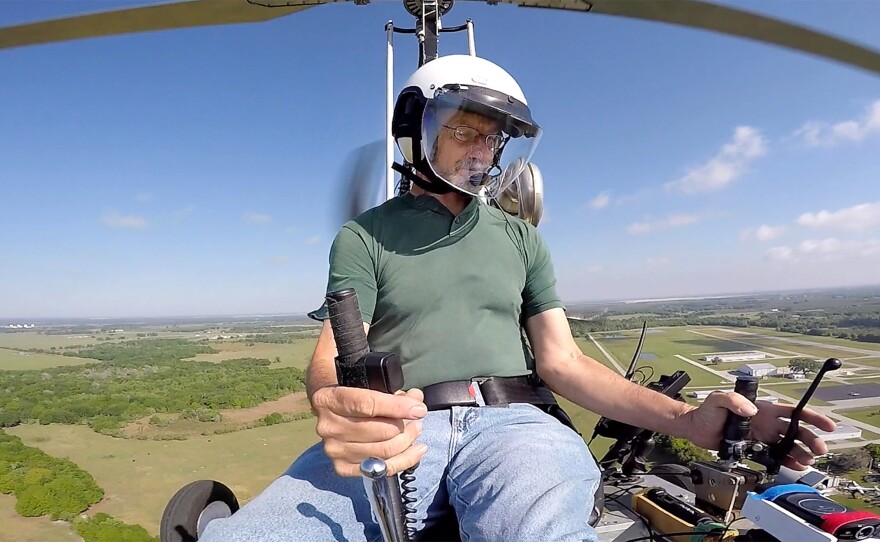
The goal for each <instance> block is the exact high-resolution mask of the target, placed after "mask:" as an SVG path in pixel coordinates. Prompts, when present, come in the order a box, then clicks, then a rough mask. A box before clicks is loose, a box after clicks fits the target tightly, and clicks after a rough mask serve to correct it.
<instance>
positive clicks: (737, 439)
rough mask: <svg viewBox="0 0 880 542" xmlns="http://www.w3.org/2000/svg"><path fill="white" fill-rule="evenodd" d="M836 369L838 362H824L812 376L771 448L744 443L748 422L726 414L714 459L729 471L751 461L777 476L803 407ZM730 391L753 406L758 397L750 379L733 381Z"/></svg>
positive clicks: (746, 441)
mask: <svg viewBox="0 0 880 542" xmlns="http://www.w3.org/2000/svg"><path fill="white" fill-rule="evenodd" d="M840 366H841V361H840V360H839V359H837V358H829V359H827V360H825V363H824V364H823V365H822V368H821V369H820V370H819V372H818V374H816V378H814V379H813V382H812V383H811V384H810V387H809V388H808V389H807V391H806V393H804V395H803V396H802V397H801V400H800V402H799V403H798V405H797V407H795V409H794V410H793V411H792V413H791V421H790V422H789V424H788V429H787V430H786V432H785V436H784V437H783V438H782V439H781V440H780V441H779V442H777V443H775V444H771V445H769V446H768V445H767V444H764V443H763V442H758V441H754V440H747V437H748V435H749V431H750V430H751V423H752V422H751V419H750V418H747V417H743V416H740V415H738V414H734V413H733V412H729V413H728V415H727V421H726V422H725V424H724V430H723V433H722V434H723V437H722V440H721V446H720V447H719V450H718V457H719V458H720V459H721V463H722V464H724V465H726V466H730V467H732V466H735V465H736V464H737V463H738V462H739V461H740V460H742V459H751V460H752V461H755V462H757V463H760V464H762V465H764V466H765V467H767V473H768V474H776V473H778V472H779V467H780V466H781V465H782V462H783V461H784V459H785V457H786V456H787V455H788V453H789V452H790V451H791V449H792V447H793V446H794V441H795V438H796V437H797V433H798V429H799V428H800V419H801V413H802V412H803V410H804V407H806V406H807V403H808V402H809V400H810V398H811V397H812V396H813V393H814V392H815V391H816V388H818V387H819V384H820V383H821V382H822V378H823V377H824V376H825V373H827V372H828V371H836V370H837V369H839V368H840ZM734 391H735V392H737V393H739V394H741V395H743V396H744V397H745V398H746V399H748V400H749V401H751V402H753V403H754V402H755V398H756V397H757V395H758V380H757V379H756V378H755V377H751V376H746V377H739V378H737V379H736V386H735V387H734Z"/></svg>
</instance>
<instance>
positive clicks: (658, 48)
mask: <svg viewBox="0 0 880 542" xmlns="http://www.w3.org/2000/svg"><path fill="white" fill-rule="evenodd" d="M142 3H145V2H130V1H110V0H105V1H75V0H69V1H66V2H59V1H36V2H34V1H24V0H4V1H3V2H2V4H0V26H9V25H13V24H16V23H23V22H28V21H34V20H40V19H46V18H55V17H61V16H66V15H72V14H77V13H87V12H92V11H99V10H105V9H115V8H119V7H125V6H130V5H140V4H142ZM146 3H149V2H146ZM738 5H739V6H741V7H742V8H744V9H748V10H751V11H756V12H759V13H762V14H765V15H769V16H773V17H778V18H782V19H784V20H787V21H789V22H794V23H799V24H803V25H806V26H810V27H812V28H815V29H821V30H823V31H826V32H829V33H832V34H835V35H838V36H841V37H846V38H848V39H851V40H854V41H857V42H859V43H862V44H864V45H867V46H870V47H872V48H874V49H878V50H880V34H878V33H877V25H878V23H880V2H872V1H869V0H839V1H836V2H833V3H832V2H820V1H809V0H773V1H743V2H738ZM829 6H833V9H830V8H829ZM466 19H473V20H474V22H475V38H476V53H477V54H478V55H479V56H482V57H484V58H487V59H489V60H491V61H493V62H495V63H497V64H499V65H501V66H502V67H504V68H505V69H506V70H507V71H509V72H510V73H511V74H512V75H513V76H514V77H515V78H516V79H517V81H518V82H519V84H520V86H521V87H522V88H523V90H524V92H525V94H526V97H527V99H528V101H529V105H530V107H531V109H532V113H533V116H534V117H535V118H536V119H537V121H538V123H539V124H540V125H541V126H542V128H543V130H544V136H543V138H542V140H541V142H540V145H539V146H538V148H537V150H536V152H535V155H534V156H533V160H532V161H533V162H534V163H535V164H536V165H537V166H538V167H539V168H540V170H541V172H542V174H543V177H544V183H545V192H546V193H545V199H544V205H545V213H544V218H543V219H542V221H541V224H540V225H539V227H538V230H539V231H540V232H541V234H542V235H543V237H544V239H545V241H546V242H547V244H548V246H549V248H550V250H551V253H552V257H553V264H554V267H555V270H556V272H557V276H558V290H559V293H560V295H561V296H562V298H563V299H564V300H565V301H566V302H568V303H575V302H584V301H592V300H612V299H643V298H657V297H677V296H701V295H712V294H731V293H745V292H754V291H768V290H787V289H799V288H824V287H837V286H855V285H869V284H876V283H880V271H878V269H880V265H878V264H880V182H878V181H880V76H877V75H871V74H869V73H867V72H864V71H861V70H859V69H856V68H851V67H848V66H844V65H841V64H838V63H835V62H832V61H827V60H823V59H819V58H816V57H812V56H809V55H806V54H802V53H797V52H793V51H789V50H785V49H781V48H777V47H772V46H768V45H764V44H760V43H755V42H751V41H747V40H743V39H740V38H733V37H728V36H722V35H719V34H715V33H710V32H705V31H699V30H692V29H686V28H682V27H677V26H670V25H664V24H657V23H647V22H642V21H636V20H631V19H622V18H617V17H608V16H601V15H594V14H593V15H588V14H579V13H570V12H565V11H557V10H538V9H526V8H518V7H515V6H509V5H496V6H488V5H484V4H482V3H480V2H459V3H457V4H456V5H455V6H454V7H453V8H452V10H451V11H450V12H449V13H448V14H447V15H446V17H445V18H444V24H445V25H446V26H454V25H458V24H461V23H463V22H464V21H465V20H466ZM388 20H393V21H394V23H395V24H396V25H397V26H411V25H412V20H411V18H410V16H409V15H408V14H407V13H406V12H405V11H404V9H403V7H402V5H401V4H400V3H399V2H372V3H370V4H368V5H366V6H356V5H353V4H350V3H340V4H329V5H323V6H319V7H316V8H312V9H308V10H305V11H303V12H301V13H298V14H294V15H291V16H287V17H282V18H280V19H276V20H274V21H270V22H263V23H256V24H243V25H229V26H216V27H204V28H198V29H186V30H175V31H165V32H155V33H148V34H136V35H128V36H119V37H109V38H100V39H90V40H80V41H74V42H67V43H61V44H52V45H41V46H34V47H27V48H16V49H9V50H0V210H2V211H0V324H2V323H5V322H3V321H2V320H4V319H5V320H7V321H10V322H18V321H22V320H27V319H37V318H49V317H51V318H67V317H70V318H74V317H76V318H103V317H134V316H200V315H249V314H264V315H265V314H290V313H303V312H306V311H309V310H311V309H314V308H316V307H318V306H319V305H320V304H321V301H322V299H323V295H324V292H325V287H326V276H327V266H328V264H327V257H328V250H329V246H330V243H331V241H332V239H333V236H334V235H335V233H336V231H337V230H338V228H339V226H340V225H341V223H342V222H341V221H342V216H343V215H342V211H341V209H342V208H343V206H344V202H345V199H346V198H345V193H346V191H347V190H349V189H350V188H349V187H346V184H345V183H344V182H343V179H344V177H345V175H344V172H345V168H346V160H348V159H349V157H350V156H351V153H352V151H353V150H354V149H356V148H358V147H360V146H362V145H366V144H369V143H371V142H375V141H377V140H381V138H382V137H383V134H384V122H385V121H384V115H385V111H384V103H385V102H384V100H385V51H386V45H385V32H384V25H385V23H386V22H387V21H388ZM465 52H467V41H466V38H465V35H464V33H458V34H443V35H442V36H441V41H440V53H441V54H454V53H465ZM395 58H396V63H395V73H394V77H395V91H397V90H399V89H400V87H401V85H402V83H403V82H404V81H405V79H406V77H407V76H408V75H409V74H410V73H411V72H412V71H413V70H415V68H416V67H417V64H416V62H417V46H416V42H415V40H414V38H413V37H412V36H409V35H397V36H396V38H395ZM379 174H381V172H378V173H377V178H376V180H375V181H370V182H372V183H373V184H371V185H369V186H371V187H373V189H374V190H375V187H377V186H379V185H378V184H376V183H377V182H380V180H381V178H380V177H379V176H378V175H379Z"/></svg>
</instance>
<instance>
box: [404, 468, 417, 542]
mask: <svg viewBox="0 0 880 542" xmlns="http://www.w3.org/2000/svg"><path fill="white" fill-rule="evenodd" d="M418 466H419V464H418V463H416V464H415V465H414V466H412V467H410V468H408V469H406V470H405V471H403V472H401V473H400V500H401V503H402V505H403V527H404V530H405V531H406V532H405V534H406V539H407V540H408V541H409V542H414V541H415V539H416V528H415V527H414V526H413V524H414V523H415V522H416V518H414V517H413V515H414V514H415V513H416V506H415V502H416V500H417V499H416V498H415V497H413V496H412V494H413V493H415V491H416V488H415V482H416V475H415V470H416V467H418Z"/></svg>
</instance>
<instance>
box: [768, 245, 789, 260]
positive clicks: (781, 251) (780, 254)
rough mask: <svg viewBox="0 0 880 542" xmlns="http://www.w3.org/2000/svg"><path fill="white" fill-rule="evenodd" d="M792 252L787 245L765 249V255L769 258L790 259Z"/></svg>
mask: <svg viewBox="0 0 880 542" xmlns="http://www.w3.org/2000/svg"><path fill="white" fill-rule="evenodd" d="M792 252H793V251H792V250H791V248H789V247H773V248H771V249H770V250H768V251H767V257H768V258H770V259H771V260H791V258H792Z"/></svg>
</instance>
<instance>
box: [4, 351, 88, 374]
mask: <svg viewBox="0 0 880 542" xmlns="http://www.w3.org/2000/svg"><path fill="white" fill-rule="evenodd" d="M86 363H97V361H96V360H94V359H89V358H76V357H72V356H60V355H56V354H38V353H34V352H23V351H21V350H10V349H8V348H0V371H3V370H5V371H27V370H31V369H48V368H49V367H62V366H66V365H84V364H86Z"/></svg>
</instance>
